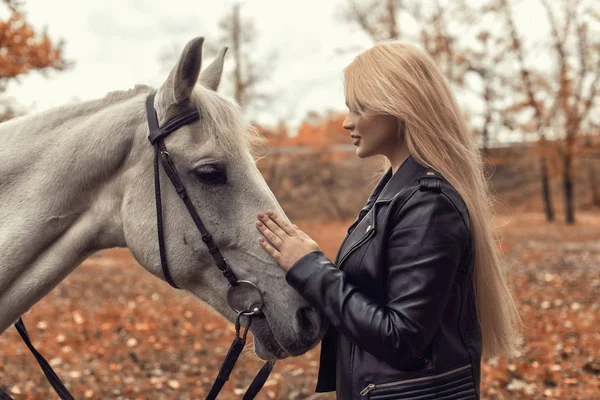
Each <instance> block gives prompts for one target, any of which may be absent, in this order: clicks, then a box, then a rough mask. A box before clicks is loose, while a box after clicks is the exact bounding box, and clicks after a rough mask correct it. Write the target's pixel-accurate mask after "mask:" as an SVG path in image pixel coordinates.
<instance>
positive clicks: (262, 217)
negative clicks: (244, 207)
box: [258, 213, 287, 239]
mask: <svg viewBox="0 0 600 400" xmlns="http://www.w3.org/2000/svg"><path fill="white" fill-rule="evenodd" d="M258 219H259V222H262V223H263V224H264V225H265V226H266V227H267V228H268V229H269V230H270V231H271V232H273V233H274V234H275V235H277V236H279V237H280V238H281V239H283V238H284V237H285V235H287V233H286V232H285V231H284V230H283V229H281V227H280V226H279V225H277V223H276V222H275V221H273V220H272V219H271V217H270V216H269V215H267V214H263V213H258Z"/></svg>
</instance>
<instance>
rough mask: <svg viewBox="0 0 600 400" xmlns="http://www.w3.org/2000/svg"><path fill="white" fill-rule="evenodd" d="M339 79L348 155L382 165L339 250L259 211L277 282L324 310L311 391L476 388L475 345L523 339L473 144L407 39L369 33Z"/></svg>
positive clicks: (353, 393)
mask: <svg viewBox="0 0 600 400" xmlns="http://www.w3.org/2000/svg"><path fill="white" fill-rule="evenodd" d="M344 80H345V94H346V103H347V106H348V109H349V112H348V115H347V117H346V119H345V121H344V128H346V129H347V130H348V131H350V136H351V138H352V139H353V141H354V144H355V146H356V155H357V156H358V157H360V158H365V157H370V156H374V155H383V156H385V158H386V159H387V161H388V162H389V165H390V167H389V169H388V170H387V172H386V173H385V174H384V175H383V176H382V178H381V179H380V181H379V183H378V184H377V185H376V187H375V189H374V190H373V192H372V193H371V196H370V197H369V199H368V200H367V203H366V204H365V207H364V208H363V209H362V210H361V211H360V214H359V216H358V218H357V219H356V221H355V222H354V223H353V224H352V226H351V227H350V228H349V230H348V235H347V236H346V238H345V239H344V242H343V243H342V246H341V248H340V250H339V252H338V256H337V259H336V262H335V263H333V262H331V261H330V260H329V259H328V258H327V257H326V256H325V255H324V254H323V252H321V251H320V250H319V247H318V245H317V244H316V243H315V242H314V241H313V240H312V239H311V238H310V237H308V236H307V235H306V234H305V233H304V232H302V231H301V230H300V229H298V227H296V226H295V225H292V224H290V223H289V222H287V221H286V220H285V219H284V218H283V217H282V216H280V215H278V214H276V213H274V212H272V211H270V210H269V211H266V212H264V213H259V214H258V221H257V223H256V225H257V228H258V229H259V231H260V232H261V233H262V236H264V238H263V237H261V238H259V242H260V243H261V245H262V246H263V248H264V250H265V251H266V252H267V253H268V254H269V255H271V256H272V257H273V258H274V259H275V260H276V261H277V262H278V263H279V264H280V265H281V267H282V268H284V269H285V270H287V271H288V272H287V274H286V279H287V281H288V283H289V284H290V285H292V286H293V287H294V288H296V290H298V292H299V293H300V294H302V295H303V296H304V297H305V298H306V299H307V300H309V301H310V302H311V303H312V304H313V305H314V306H315V307H317V308H318V309H319V310H320V311H321V312H322V314H323V315H325V316H326V317H327V318H328V320H329V323H330V328H329V330H328V332H327V334H326V335H325V337H324V338H323V340H322V343H321V364H320V370H319V379H318V383H317V389H316V390H317V391H318V392H325V391H332V390H336V393H337V398H338V399H343V400H349V399H364V398H370V399H478V398H479V397H480V395H479V392H480V391H479V385H480V375H481V374H480V371H481V369H480V363H481V358H482V356H495V355H506V356H515V355H517V354H518V351H519V342H520V341H519V335H518V325H519V315H518V312H517V308H516V306H515V303H514V301H513V299H512V296H511V293H510V291H509V288H508V286H507V281H506V277H505V272H504V271H503V267H502V264H501V263H500V261H499V259H498V255H497V253H496V248H495V244H494V238H493V234H492V231H491V227H490V219H491V216H492V209H491V208H492V207H491V200H490V195H489V193H488V187H487V182H486V179H485V177H484V174H483V166H482V159H481V156H480V153H479V150H478V148H477V146H476V144H475V143H474V140H473V137H472V136H471V134H470V133H469V131H468V129H467V127H466V125H465V121H464V118H463V115H462V113H461V110H460V109H459V107H458V105H457V103H456V100H455V98H454V96H453V93H452V92H451V90H450V88H449V86H448V84H447V82H446V81H445V80H444V78H443V76H442V75H441V73H440V71H439V70H438V68H437V67H436V66H435V64H434V62H433V60H432V59H431V58H430V57H429V55H428V54H426V53H425V52H423V51H421V50H419V49H418V48H416V47H414V46H411V45H408V44H405V43H401V42H384V43H379V44H377V45H375V46H374V47H372V48H371V49H369V50H367V51H365V52H364V53H362V54H360V55H359V56H358V57H356V58H355V59H354V61H353V62H352V63H351V64H350V65H349V66H348V67H347V68H346V69H345V70H344ZM265 238H266V239H267V240H265Z"/></svg>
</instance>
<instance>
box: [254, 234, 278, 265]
mask: <svg viewBox="0 0 600 400" xmlns="http://www.w3.org/2000/svg"><path fill="white" fill-rule="evenodd" d="M258 242H259V243H260V245H261V246H262V248H263V249H265V251H266V252H267V253H268V254H269V255H270V256H271V257H273V259H274V260H275V261H277V262H280V261H281V253H280V252H279V251H277V249H276V248H274V247H273V246H271V245H270V244H269V243H267V241H266V240H265V239H264V238H258Z"/></svg>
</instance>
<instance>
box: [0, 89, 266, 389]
mask: <svg viewBox="0 0 600 400" xmlns="http://www.w3.org/2000/svg"><path fill="white" fill-rule="evenodd" d="M155 96H156V90H153V91H152V92H151V93H150V94H149V95H148V96H147V98H146V118H147V120H148V128H149V131H150V135H149V136H148V140H149V141H150V143H151V144H152V145H153V146H154V189H155V196H156V218H157V228H158V229H157V230H158V247H159V252H160V263H161V267H162V272H163V275H164V278H165V280H166V281H167V282H168V283H169V285H171V286H172V287H174V288H175V289H180V287H179V286H177V284H176V283H175V281H174V280H173V277H172V276H171V274H170V272H169V266H168V263H167V257H166V249H165V241H164V231H163V216H162V202H161V193H160V168H159V162H160V164H162V166H163V169H164V171H165V173H166V174H167V176H168V177H169V180H170V181H171V183H172V184H173V186H174V188H175V191H176V192H177V194H178V195H179V197H180V198H181V199H182V200H183V203H184V204H185V206H186V208H187V210H188V212H189V214H190V216H191V217H192V219H193V221H194V224H195V225H196V227H197V228H198V231H199V232H200V235H201V237H202V241H203V242H204V244H205V245H206V247H207V248H208V252H209V253H210V255H211V256H212V258H213V260H214V261H215V264H216V265H217V268H218V269H219V271H221V273H222V274H223V276H225V278H227V280H228V281H229V289H228V290H227V303H228V304H229V307H231V309H232V310H233V311H235V312H236V313H237V317H236V320H235V338H234V339H233V342H232V343H231V347H230V348H229V351H228V352H227V355H226V356H225V360H223V363H222V364H221V368H220V370H219V373H218V375H217V378H216V379H215V382H214V383H213V385H212V387H211V389H210V391H209V393H208V396H207V397H206V400H214V399H216V398H217V396H218V394H219V392H220V391H221V389H222V388H223V385H224V384H225V382H227V380H229V376H230V375H231V371H233V368H234V366H235V363H236V362H237V360H238V358H239V356H240V354H241V352H242V350H243V348H244V346H245V345H246V336H247V334H248V330H249V329H250V324H251V323H252V318H255V317H262V316H263V313H262V308H263V305H264V297H263V293H262V291H261V290H260V289H259V288H258V286H256V285H255V284H254V283H252V282H250V281H246V280H240V279H238V278H237V277H236V276H235V274H234V272H233V271H232V270H231V268H229V265H228V264H227V261H226V260H225V258H224V257H223V255H222V254H221V252H220V251H219V248H218V247H217V246H216V245H215V242H214V240H213V237H212V236H211V234H210V233H209V232H208V230H207V229H206V227H205V226H204V223H203V222H202V219H201V218H200V216H199V215H198V213H197V212H196V209H195V207H194V205H193V204H192V202H191V200H190V198H189V196H188V194H187V191H186V188H185V186H184V185H183V183H182V182H181V179H180V178H179V174H178V173H177V169H176V168H175V165H174V164H173V162H172V160H171V155H170V154H169V152H168V151H167V148H166V146H165V143H164V138H165V137H167V136H168V135H170V134H171V133H173V132H175V131H176V130H178V129H179V128H181V127H183V126H186V125H189V124H191V123H194V122H196V121H198V120H200V119H201V118H202V115H201V113H200V111H199V110H198V109H197V108H196V107H190V109H189V110H186V111H184V112H181V113H179V114H178V115H176V116H174V117H173V118H171V119H170V120H169V121H167V123H165V124H164V125H163V126H162V127H160V126H159V124H158V117H157V115H156V110H155V108H154V99H155ZM242 287H246V288H249V289H252V290H253V291H255V292H256V293H257V294H258V300H257V301H254V302H252V303H250V304H249V305H246V306H243V305H239V304H235V296H234V293H235V291H236V290H239V289H240V288H242ZM242 317H246V318H247V321H248V322H247V324H246V326H245V328H244V329H243V332H242ZM15 327H16V329H17V331H18V332H19V334H20V335H21V338H22V339H23V341H24V342H25V344H26V345H27V347H28V348H29V350H30V351H31V352H32V353H33V355H34V356H35V358H36V359H37V361H38V363H39V364H40V366H41V368H42V370H43V371H44V374H45V375H46V378H47V379H48V381H49V382H50V384H51V385H52V387H53V388H54V390H55V391H56V393H57V394H58V396H59V397H60V398H61V399H62V400H73V396H72V395H71V394H70V393H69V391H68V390H67V389H66V388H65V386H64V384H63V383H62V382H61V380H60V378H58V376H57V375H56V373H55V372H54V370H53V369H52V367H51V366H50V365H49V364H48V362H47V361H46V360H45V359H44V357H43V356H42V355H41V354H40V353H39V352H38V351H37V350H36V349H35V348H34V347H33V345H32V344H31V341H30V339H29V335H28V333H27V330H26V328H25V325H24V323H23V320H22V319H21V318H19V320H18V321H17V322H16V323H15ZM274 365H275V361H266V362H265V364H264V365H263V367H262V368H261V369H260V371H259V372H258V374H257V375H256V377H255V378H254V380H253V381H252V383H251V384H250V386H249V387H248V390H247V391H246V394H245V395H244V397H243V400H250V399H254V397H256V395H257V394H258V392H259V391H260V389H262V387H263V385H264V384H265V382H266V380H267V378H268V377H269V374H270V373H271V371H272V369H273V366H274ZM6 399H12V398H11V397H10V396H9V395H8V394H7V393H6V392H4V391H3V390H2V389H0V400H6Z"/></svg>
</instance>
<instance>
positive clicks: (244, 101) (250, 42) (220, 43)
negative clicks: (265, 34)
mask: <svg viewBox="0 0 600 400" xmlns="http://www.w3.org/2000/svg"><path fill="white" fill-rule="evenodd" d="M257 37H258V35H257V32H256V29H255V27H254V22H253V21H252V20H250V19H248V18H243V17H242V16H241V10H240V5H239V4H237V3H236V4H234V5H233V7H232V9H231V12H228V13H227V14H225V15H223V16H222V17H221V19H220V20H219V35H218V37H217V41H216V42H215V41H209V40H207V42H206V44H205V52H206V54H207V55H209V56H211V55H216V54H217V53H218V51H219V50H220V49H221V48H222V47H228V48H229V54H230V56H231V57H232V58H233V64H230V63H226V64H225V68H226V70H227V73H228V75H229V80H228V82H224V85H223V86H224V87H225V88H226V89H225V90H226V92H228V94H230V95H231V96H232V97H233V98H234V99H235V101H236V102H237V103H238V104H239V105H240V106H241V107H242V108H243V109H244V111H245V112H246V113H248V114H250V115H251V114H252V113H253V112H256V111H259V110H262V109H264V108H266V107H268V106H269V105H270V104H271V102H272V101H273V99H274V95H273V94H272V93H270V92H268V91H267V90H266V89H265V88H264V87H263V86H262V84H263V83H264V82H265V81H266V80H267V79H268V77H269V75H270V73H271V72H272V71H273V68H274V64H275V60H276V53H275V52H269V53H267V54H266V55H264V56H263V58H262V59H258V57H257V52H256V48H255V44H256V40H257ZM180 52H181V46H179V45H177V44H172V45H170V46H169V47H167V48H165V49H164V50H163V51H162V52H161V54H160V55H159V62H160V63H161V64H162V65H163V67H164V68H165V69H170V67H171V65H172V63H173V61H174V60H175V59H176V58H177V57H178V55H179V54H180ZM230 65H231V67H230Z"/></svg>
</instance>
